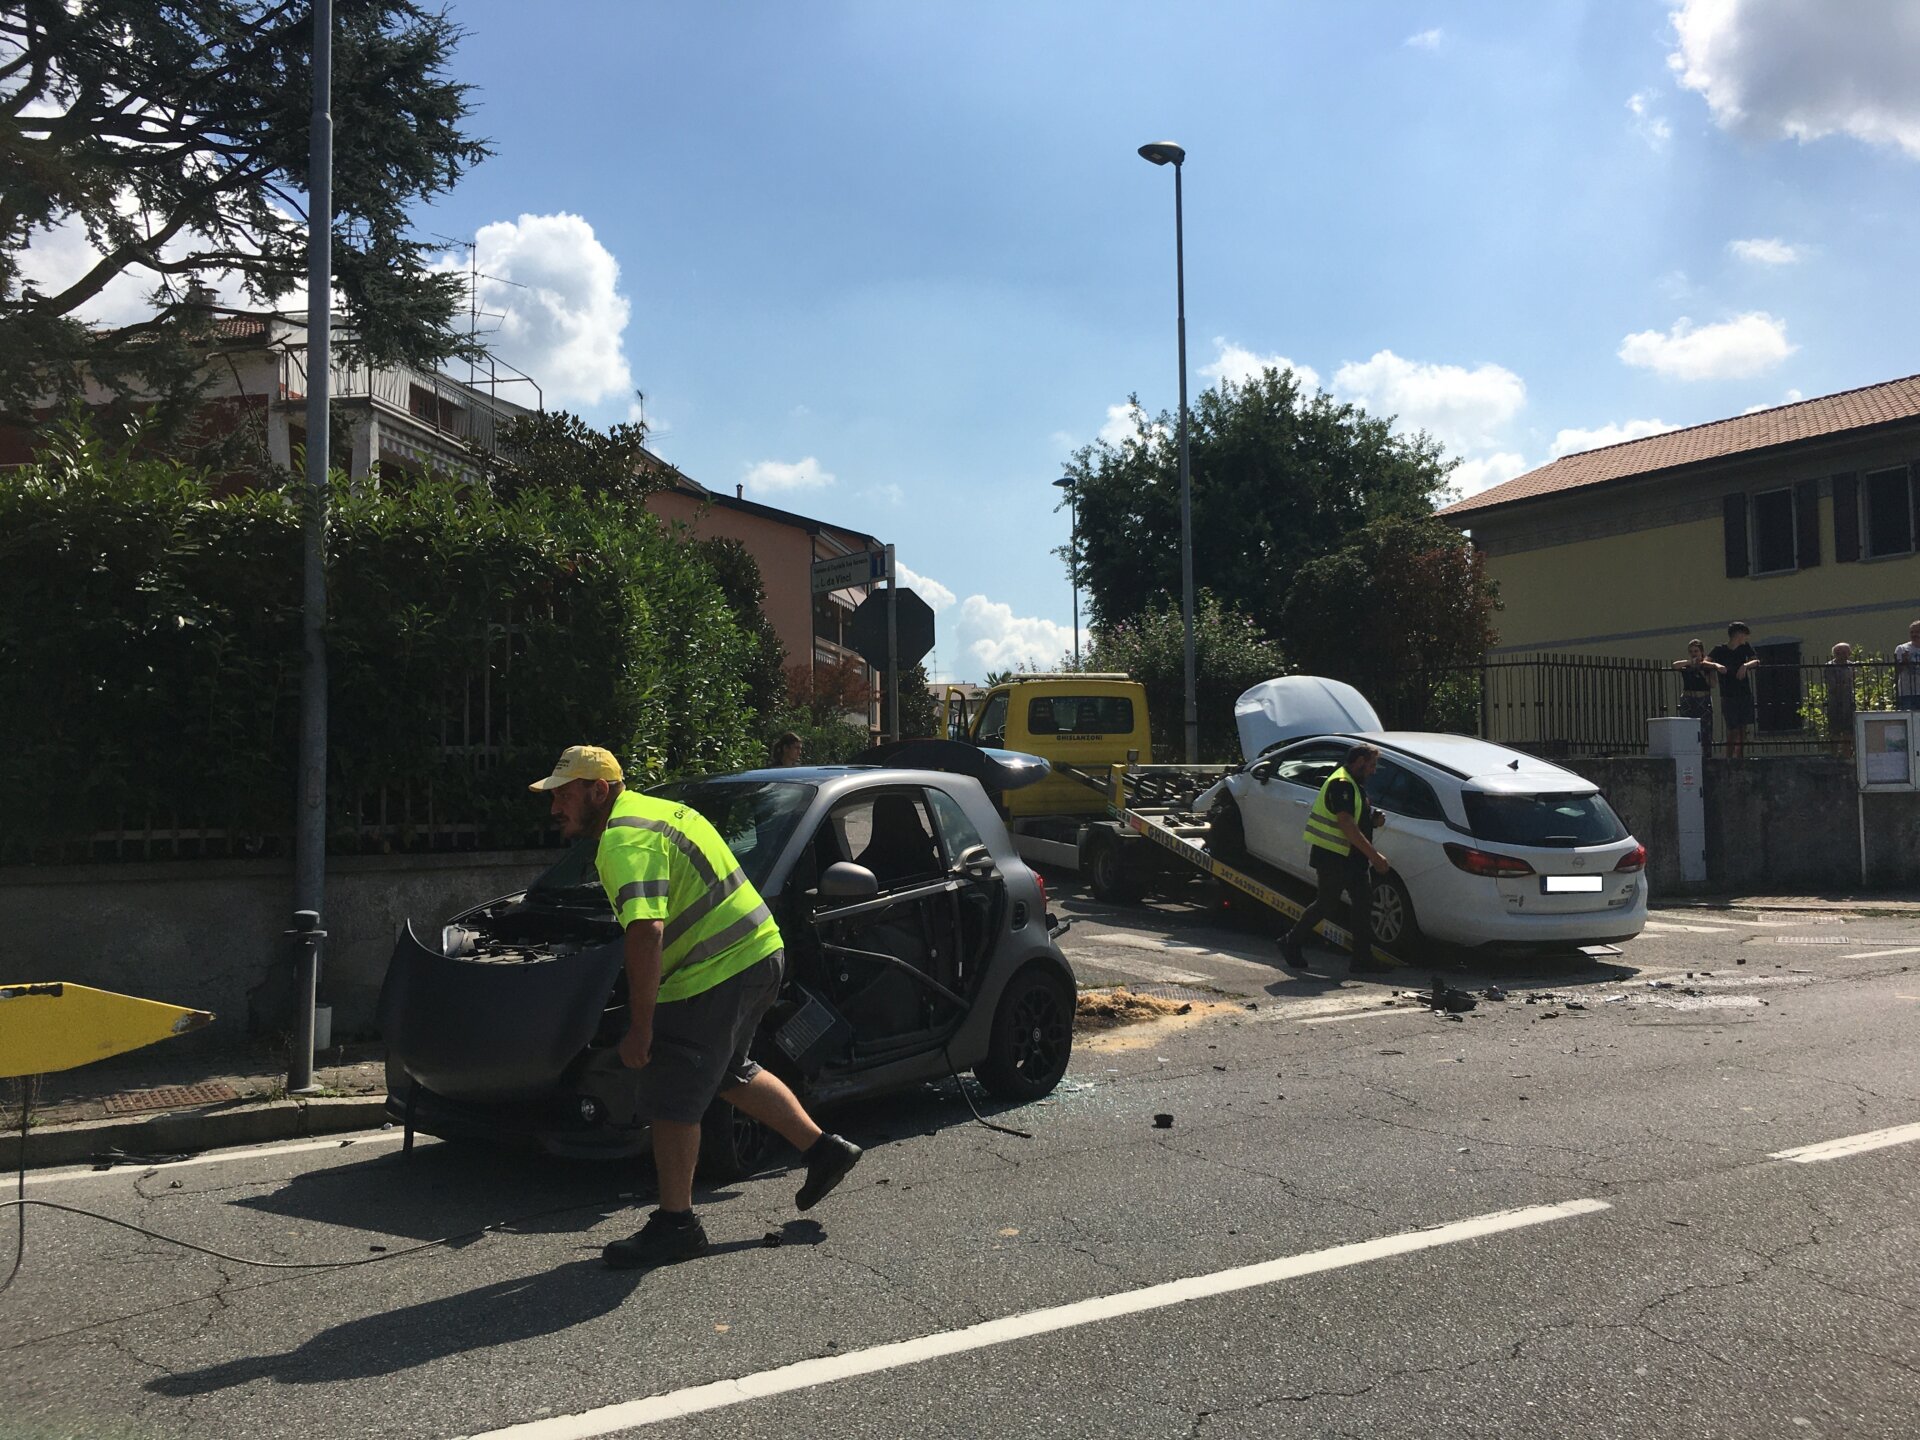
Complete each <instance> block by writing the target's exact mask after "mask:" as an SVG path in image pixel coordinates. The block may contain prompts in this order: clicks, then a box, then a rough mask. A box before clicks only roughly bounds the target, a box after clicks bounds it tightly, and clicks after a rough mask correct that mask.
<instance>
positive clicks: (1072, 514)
mask: <svg viewBox="0 0 1920 1440" xmlns="http://www.w3.org/2000/svg"><path fill="white" fill-rule="evenodd" d="M1053 483H1054V486H1055V488H1057V489H1060V490H1064V491H1066V492H1067V523H1068V525H1069V527H1070V528H1069V530H1068V532H1067V535H1068V539H1067V576H1068V578H1069V579H1071V580H1072V581H1073V668H1074V669H1076V670H1078V669H1079V668H1080V488H1079V487H1078V486H1077V485H1075V484H1074V483H1073V477H1072V476H1071V475H1065V476H1062V477H1061V478H1060V479H1058V480H1056V481H1054V482H1053Z"/></svg>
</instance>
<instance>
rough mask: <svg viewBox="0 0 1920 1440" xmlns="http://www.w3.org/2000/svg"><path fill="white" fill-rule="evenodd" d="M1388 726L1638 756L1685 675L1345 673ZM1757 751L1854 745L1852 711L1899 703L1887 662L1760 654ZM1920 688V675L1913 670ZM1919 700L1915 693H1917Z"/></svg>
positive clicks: (1505, 670)
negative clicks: (1651, 722)
mask: <svg viewBox="0 0 1920 1440" xmlns="http://www.w3.org/2000/svg"><path fill="white" fill-rule="evenodd" d="M1344 678H1346V679H1348V680H1350V681H1351V682H1352V683H1353V684H1354V685H1356V686H1358V687H1359V689H1360V690H1361V692H1362V693H1363V694H1365V695H1366V696H1367V698H1368V699H1369V700H1370V701H1371V702H1372V703H1373V707H1374V709H1375V710H1377V711H1378V712H1379V714H1380V718H1381V721H1382V723H1383V724H1385V726H1386V727H1387V728H1388V729H1390V730H1444V731H1452V732H1455V733H1459V734H1464V735H1478V736H1480V737H1481V738H1482V739H1485V740H1491V741H1493V742H1495V743H1496V744H1500V745H1510V746H1512V747H1513V748H1515V749H1517V750H1527V751H1532V752H1534V753H1536V754H1542V755H1577V754H1587V755H1631V754H1639V753H1642V752H1644V751H1645V750H1646V748H1647V721H1648V719H1650V718H1653V717H1657V716H1671V715H1682V714H1685V713H1687V710H1686V708H1684V707H1683V704H1682V695H1683V691H1684V677H1683V676H1682V674H1681V672H1680V671H1678V670H1676V669H1674V668H1673V666H1672V665H1671V664H1669V663H1667V662H1664V661H1659V660H1643V659H1637V658H1633V657H1628V656H1617V655H1563V654H1541V655H1520V656H1500V657H1497V658H1490V659H1487V660H1484V661H1482V662H1481V663H1479V664H1477V665H1459V666H1445V667H1435V668H1432V669H1416V670H1404V671H1398V672H1391V673H1387V672H1373V673H1369V672H1364V671H1362V672H1357V673H1354V674H1352V675H1349V676H1347V677H1344ZM1751 682H1752V684H1751V688H1752V692H1753V699H1754V712H1755V713H1754V719H1753V723H1752V724H1751V725H1749V726H1748V727H1747V732H1746V749H1747V750H1748V751H1749V752H1750V753H1765V754H1795V753H1799V754H1808V753H1822V752H1825V753H1851V746H1852V742H1853V717H1854V715H1856V714H1858V713H1860V712H1863V711H1872V710H1892V709H1895V708H1897V706H1898V703H1899V696H1898V682H1897V677H1896V674H1895V670H1894V667H1893V665H1892V664H1890V663H1888V662H1886V661H1882V660H1877V659H1876V660H1868V661H1862V662H1859V663H1855V664H1849V665H1845V666H1841V665H1835V664H1831V663H1828V664H1817V665H1803V664H1799V663H1795V662H1792V661H1785V660H1779V661H1776V660H1769V659H1767V658H1766V657H1765V656H1763V657H1762V660H1761V664H1760V666H1759V667H1758V668H1757V669H1755V670H1754V671H1753V672H1752V674H1751ZM1908 685H1909V688H1910V689H1912V690H1914V691H1916V692H1920V672H1914V673H1913V674H1911V675H1910V676H1909V678H1908ZM1709 697H1710V701H1711V714H1710V723H1711V736H1710V743H1711V745H1712V746H1713V753H1715V754H1724V753H1726V739H1727V735H1726V732H1727V726H1726V708H1725V706H1724V705H1723V704H1722V702H1721V697H1720V693H1719V687H1718V685H1717V684H1715V685H1714V686H1713V688H1712V689H1711V690H1710V691H1709ZM1912 703H1915V704H1916V705H1920V695H1917V696H1916V698H1915V700H1914V701H1913V702H1912Z"/></svg>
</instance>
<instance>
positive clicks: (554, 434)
mask: <svg viewBox="0 0 1920 1440" xmlns="http://www.w3.org/2000/svg"><path fill="white" fill-rule="evenodd" d="M646 440H647V427H646V426H644V425H640V424H629V423H622V424H615V425H609V426H608V427H607V428H606V429H605V430H596V429H594V428H593V426H591V425H589V424H588V423H587V422H586V421H584V420H582V419H581V418H580V417H579V416H578V415H574V414H571V413H569V412H568V411H565V410H543V411H540V412H538V413H537V414H532V415H523V416H521V417H520V418H519V419H517V420H510V421H508V422H507V423H506V424H505V425H503V426H501V427H500V429H499V430H498V431H497V432H496V433H495V435H494V443H493V445H492V446H491V447H487V446H481V445H473V446H470V447H469V454H470V456H471V458H472V463H473V464H474V466H475V467H476V468H477V469H478V470H479V471H480V474H481V477H482V478H483V479H484V480H485V482H486V485H487V488H488V489H490V490H491V491H493V493H494V494H495V495H497V496H499V497H500V498H501V499H503V500H511V499H513V498H514V497H516V496H518V495H521V494H524V493H525V492H527V491H529V490H573V489H578V490H580V491H582V492H584V493H585V494H588V495H612V496H618V497H625V498H627V499H630V500H640V499H644V498H645V497H646V496H648V495H651V494H654V493H655V492H656V491H660V490H665V489H667V488H668V487H669V486H670V485H672V483H673V477H674V471H673V470H672V468H671V467H669V466H666V465H663V464H662V463H661V462H659V461H658V460H656V459H654V457H653V456H652V455H651V454H649V453H648V451H647V448H646Z"/></svg>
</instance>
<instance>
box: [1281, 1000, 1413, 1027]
mask: <svg viewBox="0 0 1920 1440" xmlns="http://www.w3.org/2000/svg"><path fill="white" fill-rule="evenodd" d="M1427 1013H1429V1012H1428V1010H1427V1007H1426V1006H1424V1005H1421V1006H1413V1005H1395V1006H1393V1007H1391V1008H1389V1009H1385V1010H1350V1011H1347V1012H1345V1013H1343V1014H1340V1015H1310V1016H1308V1017H1307V1018H1306V1019H1304V1020H1299V1021H1296V1022H1295V1023H1296V1024H1300V1025H1332V1024H1335V1023H1337V1022H1338V1021H1341V1020H1378V1019H1379V1018H1380V1017H1381V1016H1382V1015H1425V1014H1427Z"/></svg>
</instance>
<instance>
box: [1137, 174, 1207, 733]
mask: <svg viewBox="0 0 1920 1440" xmlns="http://www.w3.org/2000/svg"><path fill="white" fill-rule="evenodd" d="M1140 156H1141V158H1142V159H1145V160H1151V161H1152V162H1153V163H1154V164H1155V165H1168V164H1171V165H1172V166H1173V283H1174V287H1175V293H1176V296H1177V300H1178V306H1179V312H1180V332H1179V333H1180V616H1181V619H1182V621H1183V622H1184V625H1185V629H1186V646H1185V650H1186V653H1185V656H1184V659H1185V664H1186V685H1187V688H1186V712H1187V713H1186V721H1187V763H1188V764H1189V765H1198V764H1199V763H1200V708H1199V704H1198V701H1197V700H1196V698H1195V693H1194V673H1193V672H1194V665H1193V472H1192V469H1191V467H1190V466H1189V465H1188V462H1187V247H1186V226H1185V220H1184V217H1183V216H1182V214H1181V200H1182V197H1181V194H1180V170H1181V167H1182V166H1183V165H1184V164H1185V163H1186V159H1187V152H1186V151H1185V150H1183V149H1181V148H1180V147H1179V146H1178V145H1175V144H1174V143H1173V142H1172V141H1170V140H1160V141H1156V142H1155V143H1153V144H1151V145H1142V146H1141V147H1140Z"/></svg>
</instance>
